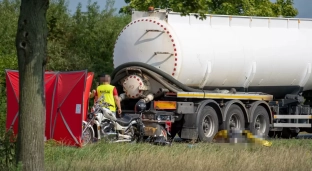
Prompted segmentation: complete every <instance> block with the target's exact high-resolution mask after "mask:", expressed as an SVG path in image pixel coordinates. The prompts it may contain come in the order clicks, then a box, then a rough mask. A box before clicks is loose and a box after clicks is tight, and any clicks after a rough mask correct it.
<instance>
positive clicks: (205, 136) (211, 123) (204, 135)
mask: <svg viewBox="0 0 312 171" xmlns="http://www.w3.org/2000/svg"><path fill="white" fill-rule="evenodd" d="M198 117H199V122H198V125H197V129H198V138H199V141H202V142H211V141H212V140H213V138H214V136H215V135H216V133H217V132H218V129H219V123H218V116H217V112H216V111H215V110H214V109H213V108H212V107H210V106H205V107H204V108H203V110H202V111H201V112H200V113H199V116H198Z"/></svg>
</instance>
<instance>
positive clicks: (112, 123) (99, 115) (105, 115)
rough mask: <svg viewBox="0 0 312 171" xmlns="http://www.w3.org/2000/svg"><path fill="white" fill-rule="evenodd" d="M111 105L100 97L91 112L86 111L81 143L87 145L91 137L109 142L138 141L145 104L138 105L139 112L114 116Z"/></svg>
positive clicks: (141, 129) (142, 133)
mask: <svg viewBox="0 0 312 171" xmlns="http://www.w3.org/2000/svg"><path fill="white" fill-rule="evenodd" d="M110 106H113V105H111V104H109V103H107V102H105V98H104V96H102V97H100V98H99V99H98V100H97V101H96V102H95V105H94V106H93V112H90V113H88V119H87V121H83V131H82V141H83V143H82V145H83V146H85V145H87V144H88V143H89V142H90V141H91V140H92V139H94V138H95V139H96V140H101V139H105V140H108V141H110V142H134V141H136V142H140V141H142V140H143V136H144V124H143V122H142V120H141V118H142V112H143V110H145V108H146V106H144V104H142V105H141V106H140V113H141V114H135V115H124V116H123V117H122V118H116V116H115V115H114V114H113V113H112V111H111V110H110V109H109V107H110Z"/></svg>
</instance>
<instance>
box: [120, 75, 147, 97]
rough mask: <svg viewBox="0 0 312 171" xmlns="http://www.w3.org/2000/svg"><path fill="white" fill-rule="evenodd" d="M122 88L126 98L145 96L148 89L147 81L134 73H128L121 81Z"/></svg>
mask: <svg viewBox="0 0 312 171" xmlns="http://www.w3.org/2000/svg"><path fill="white" fill-rule="evenodd" d="M122 86H123V90H124V92H125V95H126V96H127V98H130V99H138V98H141V97H145V96H146V95H147V94H148V92H149V90H150V86H149V82H148V81H147V80H146V79H144V78H143V76H139V75H136V74H132V75H128V76H127V77H125V78H124V79H123V81H122Z"/></svg>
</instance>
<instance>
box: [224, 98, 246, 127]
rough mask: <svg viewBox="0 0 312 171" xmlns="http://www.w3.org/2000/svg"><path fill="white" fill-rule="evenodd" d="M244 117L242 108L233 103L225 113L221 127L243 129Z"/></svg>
mask: <svg viewBox="0 0 312 171" xmlns="http://www.w3.org/2000/svg"><path fill="white" fill-rule="evenodd" d="M244 128H245V117H244V113H243V111H242V109H241V108H240V107H239V106H237V105H235V104H233V105H231V107H230V108H229V110H228V112H227V113H226V117H225V123H224V126H223V129H226V130H228V131H230V130H231V129H240V130H242V129H244Z"/></svg>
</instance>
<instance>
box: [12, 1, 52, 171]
mask: <svg viewBox="0 0 312 171" xmlns="http://www.w3.org/2000/svg"><path fill="white" fill-rule="evenodd" d="M48 7H49V0H22V1H21V7H20V16H19V20H18V28H17V34H16V49H17V56H18V68H19V92H20V95H19V99H20V101H19V127H18V139H17V148H16V155H17V156H16V157H17V158H16V159H17V160H16V162H17V164H22V169H23V170H26V171H28V170H29V171H43V170H44V133H45V96H44V71H45V63H46V53H47V34H48V28H47V21H46V12H47V9H48Z"/></svg>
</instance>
